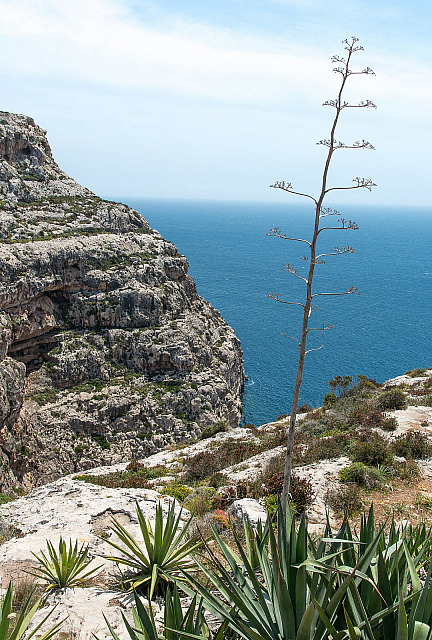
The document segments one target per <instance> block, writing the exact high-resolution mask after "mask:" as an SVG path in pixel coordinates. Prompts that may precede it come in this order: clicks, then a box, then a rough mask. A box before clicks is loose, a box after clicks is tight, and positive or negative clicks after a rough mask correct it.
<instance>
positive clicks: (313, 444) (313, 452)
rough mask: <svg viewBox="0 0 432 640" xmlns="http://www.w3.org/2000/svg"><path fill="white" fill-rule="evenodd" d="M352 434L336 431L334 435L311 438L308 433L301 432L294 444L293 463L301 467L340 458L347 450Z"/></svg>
mask: <svg viewBox="0 0 432 640" xmlns="http://www.w3.org/2000/svg"><path fill="white" fill-rule="evenodd" d="M349 439H350V436H349V434H348V433H343V432H336V433H334V435H331V436H328V437H322V438H312V439H311V438H310V437H308V434H307V433H305V434H301V437H299V439H298V441H297V443H296V444H295V445H294V458H293V464H294V466H295V467H299V466H302V465H305V464H312V463H314V462H319V461H320V460H331V459H332V458H338V457H339V456H341V455H343V454H344V453H345V452H346V449H347V447H348V444H349Z"/></svg>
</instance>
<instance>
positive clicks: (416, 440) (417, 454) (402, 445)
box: [393, 431, 432, 460]
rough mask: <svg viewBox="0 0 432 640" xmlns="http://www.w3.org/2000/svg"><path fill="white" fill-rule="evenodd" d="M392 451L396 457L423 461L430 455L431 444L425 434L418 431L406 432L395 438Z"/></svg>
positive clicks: (431, 451)
mask: <svg viewBox="0 0 432 640" xmlns="http://www.w3.org/2000/svg"><path fill="white" fill-rule="evenodd" d="M393 451H394V452H395V454H396V455H397V456H403V457H404V458H413V459H414V460H423V459H425V458H430V457H431V455H432V444H431V442H430V440H429V438H428V437H427V435H426V434H424V433H421V432H420V431H408V433H405V435H403V436H399V437H398V438H395V440H394V442H393Z"/></svg>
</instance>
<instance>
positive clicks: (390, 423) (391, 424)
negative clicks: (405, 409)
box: [381, 418, 398, 431]
mask: <svg viewBox="0 0 432 640" xmlns="http://www.w3.org/2000/svg"><path fill="white" fill-rule="evenodd" d="M397 426H398V423H397V420H396V418H384V420H383V421H382V424H381V429H383V430H384V431H396V429H397Z"/></svg>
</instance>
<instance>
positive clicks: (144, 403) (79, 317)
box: [0, 112, 244, 491]
mask: <svg viewBox="0 0 432 640" xmlns="http://www.w3.org/2000/svg"><path fill="white" fill-rule="evenodd" d="M0 265H1V266H0V491H7V490H9V489H10V488H11V487H13V486H16V485H17V483H19V484H21V485H23V486H24V487H30V486H34V485H38V484H42V483H44V482H47V481H50V480H53V479H55V478H58V477H59V476H61V475H63V474H65V473H70V472H74V471H77V470H81V469H88V468H91V467H95V466H99V465H101V464H115V463H118V462H121V461H124V460H129V459H131V458H133V457H135V458H137V457H143V456H146V455H149V454H150V453H154V452H155V451H157V450H158V449H160V448H161V447H163V446H164V445H166V444H169V443H171V442H175V441H178V440H182V439H188V438H192V437H196V436H197V435H199V433H200V431H201V430H202V429H203V428H205V427H209V426H211V425H213V424H214V423H217V422H223V423H227V424H228V425H229V426H231V427H235V426H238V424H239V420H240V416H241V404H240V394H241V391H242V388H243V382H244V372H243V362H242V353H241V349H240V343H239V340H238V338H237V337H236V335H235V333H234V331H233V330H232V328H231V327H230V326H229V325H227V323H226V322H225V321H224V320H223V318H222V317H221V315H220V314H219V312H218V311H216V310H215V309H213V307H212V306H211V305H210V304H209V303H208V302H207V301H205V300H203V299H202V298H201V297H199V296H198V295H197V292H196V287H195V283H194V281H193V280H192V278H191V277H190V276H189V275H188V263H187V260H186V258H185V257H184V256H182V255H179V253H178V252H177V249H176V248H175V247H174V246H173V244H172V243H170V242H167V241H166V240H164V239H163V238H162V236H161V235H160V234H159V232H157V231H155V230H153V229H151V228H150V226H149V224H148V222H147V221H146V220H145V219H144V218H143V217H142V216H141V215H140V214H139V213H138V212H137V211H134V210H133V209H131V208H130V207H127V206H126V205H123V204H119V203H114V202H108V201H106V200H103V199H101V198H99V197H97V196H96V195H94V194H93V193H92V192H91V191H89V190H88V189H86V188H84V187H82V186H81V185H79V184H78V183H76V182H75V181H74V180H73V179H72V178H70V177H69V176H67V175H66V174H65V173H64V172H63V171H62V170H61V169H60V168H59V167H58V165H57V164H56V163H55V161H54V159H53V157H52V153H51V149H50V146H49V144H48V141H47V138H46V132H45V131H44V130H43V129H41V128H40V127H38V126H37V125H36V124H35V122H34V121H33V120H32V119H31V118H29V117H27V116H23V115H15V114H10V113H6V112H0Z"/></svg>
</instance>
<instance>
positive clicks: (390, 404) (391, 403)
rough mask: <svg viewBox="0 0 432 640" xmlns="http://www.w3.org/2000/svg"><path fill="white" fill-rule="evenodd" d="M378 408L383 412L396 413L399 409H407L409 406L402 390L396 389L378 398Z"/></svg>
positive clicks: (385, 392)
mask: <svg viewBox="0 0 432 640" xmlns="http://www.w3.org/2000/svg"><path fill="white" fill-rule="evenodd" d="M377 405H378V408H379V409H381V411H396V410H397V409H405V407H406V406H407V401H406V396H405V394H404V392H403V391H402V389H398V388H397V387H395V388H394V389H389V390H388V391H384V393H381V394H380V395H379V396H378V400H377Z"/></svg>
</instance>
